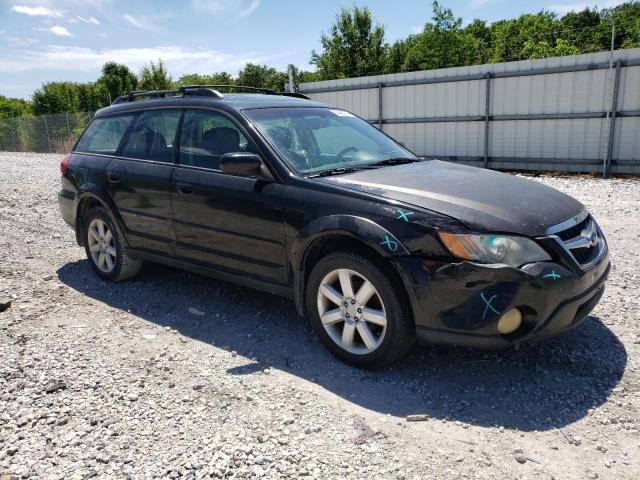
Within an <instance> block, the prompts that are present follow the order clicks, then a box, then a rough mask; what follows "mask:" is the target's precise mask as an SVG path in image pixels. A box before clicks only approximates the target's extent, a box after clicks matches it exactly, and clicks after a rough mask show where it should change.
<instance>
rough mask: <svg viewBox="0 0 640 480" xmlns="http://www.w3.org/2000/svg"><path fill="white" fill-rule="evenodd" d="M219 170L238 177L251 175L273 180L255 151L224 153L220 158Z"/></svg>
mask: <svg viewBox="0 0 640 480" xmlns="http://www.w3.org/2000/svg"><path fill="white" fill-rule="evenodd" d="M220 170H221V171H223V172H224V173H229V174H231V175H238V176H239V177H253V178H259V179H262V180H273V177H272V176H271V173H270V172H269V170H268V169H267V167H266V166H265V165H264V163H262V160H261V159H260V157H259V156H258V155H256V154H255V153H249V152H235V153H225V154H224V155H223V156H222V157H221V158H220Z"/></svg>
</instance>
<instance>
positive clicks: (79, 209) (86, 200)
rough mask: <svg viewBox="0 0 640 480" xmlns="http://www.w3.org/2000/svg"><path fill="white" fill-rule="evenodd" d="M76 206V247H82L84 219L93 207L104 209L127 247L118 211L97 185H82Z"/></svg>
mask: <svg viewBox="0 0 640 480" xmlns="http://www.w3.org/2000/svg"><path fill="white" fill-rule="evenodd" d="M77 199H78V200H77V206H76V212H75V213H76V215H75V223H76V225H75V227H76V228H75V230H76V241H77V242H78V245H80V246H84V221H83V220H84V217H85V215H86V214H87V213H89V211H91V209H93V208H95V207H102V208H104V209H105V210H106V211H107V213H109V215H110V216H111V218H112V219H113V220H114V222H115V226H116V228H117V229H118V234H119V235H120V238H121V239H123V240H124V244H125V246H126V247H128V246H129V244H128V242H127V238H126V236H125V235H124V228H123V223H122V219H121V218H120V216H119V215H118V210H117V208H116V207H115V204H114V203H113V201H112V200H111V198H110V197H109V196H107V195H105V194H104V193H103V192H101V191H100V188H99V187H98V186H97V185H94V184H89V185H83V187H82V188H81V189H80V191H79V193H78V196H77Z"/></svg>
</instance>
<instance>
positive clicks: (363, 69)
mask: <svg viewBox="0 0 640 480" xmlns="http://www.w3.org/2000/svg"><path fill="white" fill-rule="evenodd" d="M320 43H321V44H322V52H320V53H317V52H316V51H313V52H311V64H313V65H315V66H316V67H317V68H318V74H319V76H320V78H321V79H331V78H349V77H359V76H364V75H376V74H379V73H382V72H384V69H385V57H386V48H387V45H386V43H385V39H384V27H383V26H382V25H380V24H376V25H374V23H373V17H372V15H371V12H370V11H369V9H368V8H367V7H364V8H358V7H353V9H352V10H347V9H345V8H343V9H342V10H341V11H340V13H339V14H338V15H337V16H336V20H335V23H334V24H333V25H332V26H331V28H330V29H329V33H323V34H322V36H321V37H320Z"/></svg>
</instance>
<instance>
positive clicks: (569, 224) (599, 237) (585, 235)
mask: <svg viewBox="0 0 640 480" xmlns="http://www.w3.org/2000/svg"><path fill="white" fill-rule="evenodd" d="M583 222H585V225H584V227H583V228H582V231H581V232H580V234H579V235H578V236H573V237H572V238H569V239H566V240H563V239H562V238H560V234H562V232H566V231H567V230H570V229H572V228H574V227H576V226H577V225H580V224H581V223H583ZM546 233H547V235H549V236H550V237H552V238H553V239H555V241H556V242H558V243H559V244H560V246H561V247H562V248H563V249H564V250H565V251H566V252H567V253H568V254H569V255H570V256H571V258H572V259H573V261H574V262H575V263H576V264H577V265H578V266H579V267H580V268H581V269H582V270H589V269H590V268H591V267H593V266H594V265H595V264H597V263H598V262H599V261H600V260H601V259H602V257H603V256H604V254H605V253H606V252H607V242H606V240H605V238H604V235H603V234H602V231H601V230H600V227H599V226H598V224H597V223H596V221H595V220H594V219H593V217H591V215H589V212H588V211H586V210H584V211H582V212H581V213H580V214H578V215H576V216H575V217H573V218H570V219H569V220H565V221H564V222H562V223H559V224H557V225H553V226H551V227H549V228H548V229H547V230H546ZM586 248H589V249H591V248H593V249H596V253H595V255H586V256H587V258H588V261H585V262H584V263H583V262H582V261H581V260H580V259H581V258H583V257H584V256H585V254H584V253H578V252H582V251H581V250H580V249H586ZM588 253H589V254H590V253H591V251H589V252H588Z"/></svg>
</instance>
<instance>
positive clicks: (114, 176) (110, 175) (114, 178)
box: [107, 172, 120, 183]
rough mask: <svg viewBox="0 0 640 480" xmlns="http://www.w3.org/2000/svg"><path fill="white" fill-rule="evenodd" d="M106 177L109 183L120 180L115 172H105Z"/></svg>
mask: <svg viewBox="0 0 640 480" xmlns="http://www.w3.org/2000/svg"><path fill="white" fill-rule="evenodd" d="M107 179H108V180H109V182H111V183H118V182H119V181H120V174H119V173H117V172H107Z"/></svg>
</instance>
